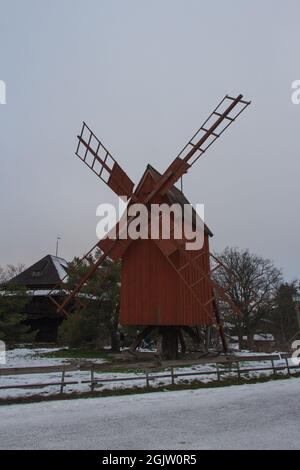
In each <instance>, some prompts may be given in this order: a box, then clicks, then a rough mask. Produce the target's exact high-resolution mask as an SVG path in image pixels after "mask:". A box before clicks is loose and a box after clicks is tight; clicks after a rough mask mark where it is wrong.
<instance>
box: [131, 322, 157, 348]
mask: <svg viewBox="0 0 300 470" xmlns="http://www.w3.org/2000/svg"><path fill="white" fill-rule="evenodd" d="M154 328H155V327H154V326H146V328H144V329H143V330H142V331H141V332H140V333H139V334H138V335H137V337H136V338H135V340H134V342H133V344H132V345H131V347H130V352H132V353H134V351H135V350H136V348H137V347H138V346H139V345H140V344H141V342H142V341H143V339H145V338H146V337H147V336H148V335H149V334H150V333H151V332H152V331H153V330H154Z"/></svg>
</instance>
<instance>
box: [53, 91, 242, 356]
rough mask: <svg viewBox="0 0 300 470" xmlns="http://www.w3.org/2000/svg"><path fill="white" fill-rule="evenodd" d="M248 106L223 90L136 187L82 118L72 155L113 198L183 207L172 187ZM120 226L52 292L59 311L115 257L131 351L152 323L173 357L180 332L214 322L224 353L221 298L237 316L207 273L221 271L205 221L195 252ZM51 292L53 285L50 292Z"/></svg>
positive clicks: (193, 332) (182, 198)
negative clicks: (182, 141)
mask: <svg viewBox="0 0 300 470" xmlns="http://www.w3.org/2000/svg"><path fill="white" fill-rule="evenodd" d="M249 104H250V102H248V101H245V100H244V99H243V95H239V96H237V97H236V98H233V97H231V96H229V95H226V96H225V97H224V98H223V100H222V101H221V102H220V103H219V104H218V105H217V107H216V108H215V109H214V110H213V112H212V113H211V114H210V115H209V117H208V118H207V119H206V121H205V122H204V123H203V124H202V126H201V127H200V129H199V130H198V131H197V132H196V133H195V134H194V135H193V137H192V138H191V139H190V140H189V141H188V143H187V144H186V145H185V147H184V148H183V149H182V151H181V152H180V153H179V154H178V155H177V157H176V158H175V159H174V161H173V162H172V163H171V164H170V165H169V166H168V168H167V169H166V170H165V172H164V173H163V174H160V173H158V172H157V171H156V170H155V169H154V168H153V167H152V166H150V165H148V166H147V168H146V170H145V172H144V174H143V176H142V178H141V180H140V182H139V184H138V185H137V186H136V188H135V189H134V187H135V186H134V183H133V181H132V180H131V179H130V178H129V176H128V175H127V174H126V172H125V171H124V170H123V169H122V168H121V167H120V165H119V164H118V163H117V161H116V160H115V159H114V158H113V157H112V155H111V153H110V152H109V151H108V150H107V149H106V148H105V146H104V145H103V144H102V143H101V142H100V140H99V139H98V138H97V137H96V135H95V134H94V133H93V132H92V131H91V129H90V128H89V127H88V126H87V124H86V123H83V126H82V129H81V133H80V135H78V145H77V149H76V155H77V156H78V157H79V158H80V159H81V160H82V161H83V162H84V163H85V165H87V166H88V167H89V168H90V169H91V170H92V171H93V172H94V173H95V174H96V175H97V176H98V177H99V178H100V179H101V180H102V181H103V182H104V183H106V184H107V185H108V186H109V187H110V188H111V189H112V191H114V192H115V193H116V194H117V195H118V196H119V197H124V196H125V197H126V198H128V199H129V203H128V206H129V207H130V205H131V204H134V203H141V204H144V205H146V206H147V207H149V206H150V205H151V204H153V203H165V204H168V205H170V204H172V203H173V202H176V203H179V204H180V205H184V204H187V203H188V201H187V199H186V198H185V196H184V194H183V192H182V191H180V190H179V189H178V188H177V187H176V186H175V184H176V183H177V182H178V181H179V180H180V179H181V178H182V176H183V175H184V174H185V173H187V171H188V170H190V169H191V167H192V166H193V165H194V164H195V163H196V162H197V161H198V159H199V158H200V157H201V156H202V155H203V154H205V152H206V151H207V150H208V149H209V147H211V145H212V144H213V143H214V142H215V141H216V140H217V139H219V138H220V136H221V134H223V133H224V132H225V131H226V129H227V128H228V127H229V126H230V125H231V124H232V123H233V122H234V121H235V120H236V119H237V118H238V116H239V115H240V114H241V113H242V112H243V111H244V110H245V108H246V107H247V106H248V105H249ZM194 216H195V213H193V217H194ZM133 220H134V216H132V217H131V218H130V217H129V219H128V224H130V223H131V222H132V221H133ZM151 223H153V222H151V221H150V222H149V224H150V228H151ZM192 223H193V222H192ZM128 224H127V227H128ZM124 230H125V229H124V227H123V226H122V224H120V223H119V224H117V230H116V234H117V235H116V237H115V238H110V237H109V236H108V235H107V236H106V237H104V238H103V239H102V240H100V241H99V242H97V243H96V245H94V247H92V249H91V250H89V252H88V253H87V254H86V255H84V256H83V258H82V260H85V261H87V262H88V263H89V269H88V270H87V272H86V274H85V275H83V277H82V278H81V279H80V280H79V281H78V282H77V284H76V285H75V287H74V288H73V289H72V290H69V291H67V295H66V297H65V298H64V300H63V301H62V302H61V303H59V302H58V300H57V296H53V295H51V293H50V298H51V299H52V301H53V302H54V303H55V304H56V306H57V308H58V311H59V312H61V313H63V314H65V315H68V312H67V310H66V308H67V305H68V304H69V302H70V301H71V300H72V299H74V298H75V297H76V298H77V299H78V298H79V299H80V290H81V289H82V288H83V287H84V286H85V284H86V283H87V282H88V281H89V280H90V278H91V277H92V276H93V275H94V274H95V273H96V272H97V273H99V272H100V273H101V274H100V281H99V282H101V278H102V277H103V276H105V275H107V270H102V271H101V267H102V266H103V265H104V263H107V260H112V261H113V262H117V261H118V260H120V259H121V260H122V272H121V294H120V298H121V304H120V323H121V324H122V325H134V326H138V327H139V328H140V327H142V331H141V332H140V333H139V335H138V336H137V338H136V340H135V342H134V344H133V346H132V350H134V349H136V348H137V347H138V345H139V344H140V343H141V341H142V340H143V339H144V338H145V337H146V336H147V335H148V334H149V333H150V332H151V331H152V330H153V329H154V328H158V330H159V333H160V334H161V338H162V342H161V344H162V354H163V355H164V357H167V358H174V357H176V355H177V351H178V343H179V342H181V345H182V348H184V341H183V335H182V332H183V331H185V332H187V333H189V334H190V336H192V337H195V335H196V331H197V327H199V326H209V325H212V324H216V325H217V326H218V329H219V333H220V338H221V341H222V345H223V349H224V351H225V352H227V344H226V338H225V335H224V331H223V325H222V320H221V318H220V313H219V304H220V302H223V303H224V302H225V303H226V304H228V306H229V308H230V309H231V310H232V311H234V312H235V313H237V314H239V313H240V312H239V309H238V307H237V306H236V305H235V304H234V303H233V302H232V300H231V298H230V296H229V295H228V294H227V292H226V291H225V290H224V289H223V288H222V287H221V286H220V285H218V284H217V282H216V281H215V279H214V277H213V272H214V271H215V270H216V269H218V268H220V267H222V268H223V269H227V268H226V267H225V266H224V265H223V264H222V262H221V261H220V260H219V259H217V258H216V257H215V256H214V255H213V254H211V253H210V251H209V238H210V237H211V236H212V233H211V232H210V230H209V229H208V227H207V226H206V225H205V226H204V229H203V232H204V233H203V237H204V243H203V246H202V247H201V248H200V249H198V250H196V251H189V250H187V249H186V247H185V243H184V242H185V239H184V237H183V239H181V240H178V239H175V237H174V236H171V237H170V239H168V240H165V239H162V238H158V239H139V240H133V239H131V238H130V237H127V238H126V237H124V236H123V235H124V233H123V232H124ZM148 230H149V227H148ZM173 231H174V223H173ZM172 233H173V232H172ZM95 249H97V250H99V249H100V253H101V255H100V256H99V257H98V258H97V259H96V261H95V260H94V259H93V260H92V259H91V257H90V256H89V255H90V254H91V253H92V252H93V251H94V250H95ZM105 273H106V274H105ZM229 274H230V275H232V273H229ZM54 292H57V290H56V289H54Z"/></svg>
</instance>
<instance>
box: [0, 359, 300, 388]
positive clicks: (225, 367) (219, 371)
mask: <svg viewBox="0 0 300 470" xmlns="http://www.w3.org/2000/svg"><path fill="white" fill-rule="evenodd" d="M276 359H277V360H278V359H279V357H278V356H275V360H276ZM280 359H281V360H284V361H285V364H284V365H282V364H278V365H276V364H275V362H274V356H269V357H268V359H266V358H265V356H264V357H263V358H261V357H260V358H257V357H255V356H254V357H251V358H249V357H247V359H246V360H245V358H244V357H243V358H239V359H236V358H232V360H230V361H227V363H224V361H215V360H214V361H207V364H210V365H214V366H215V369H214V370H208V371H205V370H203V371H195V372H194V371H190V372H176V373H175V372H174V366H171V367H169V369H170V371H169V372H168V373H166V372H162V373H158V371H156V372H155V371H152V372H145V375H139V376H137V375H135V376H131V377H121V376H120V377H111V378H106V377H103V378H102V377H97V378H95V372H97V371H98V372H101V371H102V372H103V370H101V368H100V367H99V365H97V364H92V365H90V366H87V365H83V366H78V367H75V366H66V365H60V366H43V367H21V368H3V369H0V376H16V375H31V374H37V373H39V374H46V373H47V374H49V373H61V380H59V381H58V380H56V381H52V382H42V383H31V384H28V383H26V384H12V385H0V390H9V389H27V388H45V387H49V386H57V387H59V391H60V393H64V389H65V387H67V386H68V385H78V384H90V389H91V391H94V390H95V387H97V385H102V384H104V383H111V382H112V383H113V382H128V381H131V382H132V381H145V385H146V387H149V386H150V383H151V381H153V380H159V379H165V378H167V379H170V383H171V384H172V385H174V384H175V383H176V379H178V378H181V377H199V378H200V377H201V376H205V375H215V376H216V378H217V381H218V382H221V381H222V378H224V376H226V375H228V374H230V376H231V377H232V376H236V377H237V379H238V380H240V379H241V378H242V376H243V375H244V374H249V373H250V372H261V373H264V372H268V371H271V372H272V373H273V375H276V374H277V373H278V372H280V371H281V372H283V371H286V373H287V375H292V370H296V371H297V370H298V371H299V372H300V365H296V364H290V363H289V361H288V359H289V357H287V355H285V357H283V356H280ZM267 360H268V361H269V362H271V365H270V366H267V367H252V368H251V367H250V368H249V367H240V364H241V363H243V362H266V361H267ZM220 363H221V364H220ZM220 365H221V366H222V367H220ZM234 366H235V367H234ZM78 371H86V372H87V371H88V372H90V378H89V379H79V380H74V378H72V380H66V373H67V372H78Z"/></svg>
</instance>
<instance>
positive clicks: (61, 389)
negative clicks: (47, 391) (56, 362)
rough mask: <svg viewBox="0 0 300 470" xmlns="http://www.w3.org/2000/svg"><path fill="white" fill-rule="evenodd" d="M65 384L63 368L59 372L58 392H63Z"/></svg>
mask: <svg viewBox="0 0 300 470" xmlns="http://www.w3.org/2000/svg"><path fill="white" fill-rule="evenodd" d="M64 386H65V368H63V370H62V373H61V384H60V393H64Z"/></svg>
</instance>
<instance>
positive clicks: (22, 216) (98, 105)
mask: <svg viewBox="0 0 300 470" xmlns="http://www.w3.org/2000/svg"><path fill="white" fill-rule="evenodd" d="M299 18H300V2H299V1H298V0H295V1H293V0H289V1H285V2H281V1H275V0H264V1H261V0H260V1H255V0H251V1H250V0H249V1H240V0H227V1H226V2H224V1H221V0H219V1H212V2H206V1H201V0H197V1H196V0H151V1H148V0H147V1H146V0H85V1H83V0H81V1H79V0H59V1H57V0H51V1H50V0H47V1H46V0H39V1H34V0H19V1H17V0H7V1H4V0H0V80H4V81H5V82H6V86H7V104H6V105H0V157H1V169H0V217H1V219H0V220H1V243H0V264H2V265H3V264H6V263H16V262H24V263H26V264H30V263H32V262H33V261H35V260H37V259H38V258H40V257H42V256H44V255H45V254H47V253H54V252H55V242H56V236H57V235H60V236H61V237H62V240H61V245H60V254H61V255H62V256H64V257H66V258H67V259H70V258H71V257H73V256H74V255H80V254H82V253H83V252H85V251H87V249H88V248H90V246H91V245H92V244H94V243H95V241H96V234H95V228H96V222H97V219H96V216H95V210H96V206H97V204H99V203H100V202H113V201H115V202H116V200H117V198H116V196H114V195H113V194H112V193H111V191H110V189H109V188H107V187H106V186H105V185H104V183H102V182H101V181H100V180H98V179H97V177H96V176H95V175H93V174H92V172H91V171H89V169H88V168H86V167H85V166H84V165H83V164H82V163H81V162H80V160H79V159H78V158H77V157H75V155H74V150H75V146H76V135H77V133H78V131H79V130H80V127H81V122H82V120H85V121H86V122H87V123H88V124H89V125H90V126H91V127H92V128H93V130H94V132H95V133H96V134H97V135H98V137H99V138H100V139H102V140H103V142H104V144H105V145H106V146H107V147H108V148H109V149H110V151H111V153H112V154H113V155H114V156H115V158H116V159H117V160H118V162H119V163H120V164H121V166H122V167H123V168H124V169H125V170H127V171H128V173H129V175H130V177H131V178H133V180H134V181H137V180H138V178H139V177H140V176H141V174H142V172H143V171H144V168H145V165H146V164H147V163H148V162H150V163H152V164H153V165H154V166H155V167H156V168H157V169H158V170H160V171H163V170H164V169H165V168H166V166H167V165H168V164H169V163H170V162H171V160H172V159H173V158H174V157H175V156H176V154H177V153H178V151H179V150H180V149H181V147H182V146H183V145H184V144H185V143H186V141H187V140H188V139H189V138H190V137H191V135H192V133H193V132H194V131H195V130H196V129H197V128H198V127H199V126H200V125H201V124H202V122H203V120H204V119H205V118H206V117H207V115H208V114H209V113H210V111H211V110H212V108H213V107H214V106H215V105H216V104H217V103H218V101H219V100H220V99H221V98H222V97H223V95H224V94H226V93H227V92H228V93H230V94H233V95H236V94H238V93H239V92H241V93H243V94H244V96H245V98H247V99H251V100H252V105H251V107H249V108H248V109H247V110H246V111H245V113H244V114H243V115H242V116H241V118H240V119H239V120H238V121H237V123H235V124H234V125H233V126H231V128H230V129H229V130H228V132H227V133H226V134H224V136H222V139H220V140H219V141H218V142H217V143H216V144H215V145H214V146H213V147H212V148H211V150H210V151H209V152H208V153H207V155H206V156H205V157H204V158H203V160H202V161H201V160H200V161H199V162H198V163H197V164H196V165H195V166H194V167H193V168H192V170H191V172H190V173H188V175H187V176H185V178H184V187H185V192H186V195H187V197H188V198H189V199H190V200H191V202H193V203H196V202H198V203H201V202H203V203H205V212H206V213H205V216H206V223H207V224H208V225H209V227H210V228H211V230H212V231H213V232H214V238H213V240H212V243H211V246H212V248H213V249H216V250H221V249H223V248H224V247H225V246H227V245H229V246H239V247H242V248H249V249H250V250H251V251H253V252H256V253H258V254H260V255H263V256H265V257H268V258H271V259H272V260H274V262H275V263H276V264H277V265H278V266H279V267H282V268H283V269H284V274H285V276H286V278H287V279H292V278H294V277H299V266H300V263H299V228H300V219H299V170H300V162H299V150H300V142H299V124H300V105H298V106H297V105H293V104H292V102H291V92H292V91H291V83H292V81H293V80H296V79H300V69H299V41H300V32H299V31H300V30H299Z"/></svg>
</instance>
